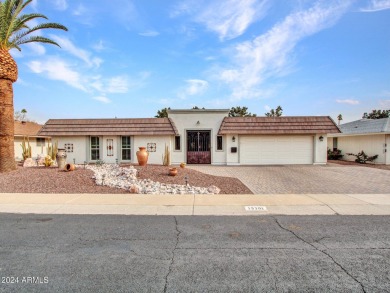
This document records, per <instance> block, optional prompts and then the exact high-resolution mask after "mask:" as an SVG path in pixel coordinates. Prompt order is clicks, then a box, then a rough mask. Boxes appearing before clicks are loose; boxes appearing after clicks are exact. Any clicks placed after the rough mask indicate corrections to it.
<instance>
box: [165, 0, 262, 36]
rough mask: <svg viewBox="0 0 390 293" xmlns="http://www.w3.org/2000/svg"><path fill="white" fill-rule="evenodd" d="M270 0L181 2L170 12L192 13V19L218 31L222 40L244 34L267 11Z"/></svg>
mask: <svg viewBox="0 0 390 293" xmlns="http://www.w3.org/2000/svg"><path fill="white" fill-rule="evenodd" d="M267 2H268V0H262V1H259V0H224V1H192V0H187V1H184V2H180V4H177V5H176V6H174V7H173V9H172V11H171V12H170V16H171V17H178V16H181V15H185V14H187V15H191V16H192V21H194V22H197V23H200V24H202V25H203V26H205V27H206V29H207V30H209V31H212V32H214V33H216V34H217V35H218V37H219V39H220V40H221V41H224V40H230V39H234V38H236V37H238V36H240V35H242V34H243V33H244V32H245V31H246V29H247V28H248V27H249V26H250V25H251V24H252V23H253V22H255V21H258V20H260V19H261V18H262V17H263V16H264V15H265V12H266V10H267V9H266V4H267Z"/></svg>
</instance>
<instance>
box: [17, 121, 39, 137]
mask: <svg viewBox="0 0 390 293" xmlns="http://www.w3.org/2000/svg"><path fill="white" fill-rule="evenodd" d="M41 128H42V125H40V124H38V123H35V122H21V121H15V124H14V135H15V136H38V132H39V131H40V130H41Z"/></svg>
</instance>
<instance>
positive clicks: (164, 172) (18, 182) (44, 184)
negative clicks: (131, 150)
mask: <svg viewBox="0 0 390 293" xmlns="http://www.w3.org/2000/svg"><path fill="white" fill-rule="evenodd" d="M134 167H135V168H136V169H137V170H138V171H139V172H138V179H141V180H142V179H146V180H148V179H149V181H154V182H160V183H164V184H178V185H185V177H187V180H188V183H189V185H190V186H197V187H205V188H208V187H210V186H212V185H214V186H217V187H218V188H219V189H220V190H221V191H220V193H221V194H252V192H251V191H250V190H249V189H248V188H247V187H246V186H245V185H244V184H243V183H242V182H241V181H240V180H238V179H236V178H231V177H219V176H211V175H208V174H204V173H201V172H198V171H195V170H191V169H189V168H184V169H183V168H178V174H177V175H176V176H169V175H168V170H169V167H166V166H161V165H147V166H145V167H140V166H134ZM93 176H94V173H93V172H92V171H91V170H87V169H84V168H83V167H79V168H77V169H76V170H75V171H72V172H64V171H59V170H58V169H57V168H54V167H30V168H23V167H20V166H18V168H17V170H15V171H12V172H9V173H3V174H0V192H1V193H129V191H128V190H124V189H120V188H112V187H107V186H101V185H97V184H95V180H94V179H93Z"/></svg>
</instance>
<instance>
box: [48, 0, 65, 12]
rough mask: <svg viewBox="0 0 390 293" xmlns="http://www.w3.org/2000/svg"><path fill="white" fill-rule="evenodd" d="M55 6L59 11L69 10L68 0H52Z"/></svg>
mask: <svg viewBox="0 0 390 293" xmlns="http://www.w3.org/2000/svg"><path fill="white" fill-rule="evenodd" d="M51 1H52V3H53V4H54V7H55V9H57V10H66V9H67V8H68V3H67V1H66V0H51Z"/></svg>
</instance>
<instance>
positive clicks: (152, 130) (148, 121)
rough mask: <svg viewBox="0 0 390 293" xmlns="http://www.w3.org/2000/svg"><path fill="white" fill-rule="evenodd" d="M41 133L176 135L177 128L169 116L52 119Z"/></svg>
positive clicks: (65, 134) (60, 134)
mask: <svg viewBox="0 0 390 293" xmlns="http://www.w3.org/2000/svg"><path fill="white" fill-rule="evenodd" d="M39 134H40V135H48V136H84V135H176V134H178V132H177V129H176V127H175V125H174V123H173V121H172V120H170V119H168V118H132V119H130V118H126V119H117V118H116V119H50V120H48V121H47V122H46V124H45V125H44V126H43V127H42V130H41V131H40V132H39Z"/></svg>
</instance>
